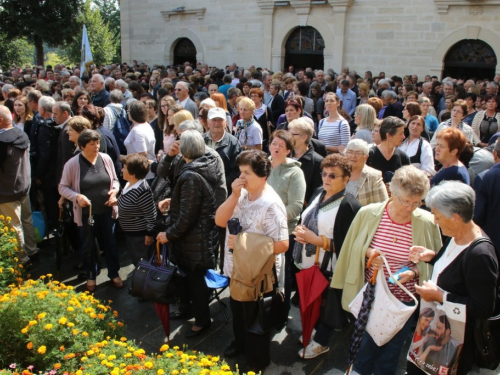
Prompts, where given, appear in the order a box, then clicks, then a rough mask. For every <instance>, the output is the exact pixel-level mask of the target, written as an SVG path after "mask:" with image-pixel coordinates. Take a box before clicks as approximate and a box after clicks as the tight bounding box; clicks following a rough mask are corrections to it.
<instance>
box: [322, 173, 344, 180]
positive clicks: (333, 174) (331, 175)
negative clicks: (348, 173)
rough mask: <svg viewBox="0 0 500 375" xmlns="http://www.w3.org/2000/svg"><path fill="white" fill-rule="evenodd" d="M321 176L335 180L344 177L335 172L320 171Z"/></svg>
mask: <svg viewBox="0 0 500 375" xmlns="http://www.w3.org/2000/svg"><path fill="white" fill-rule="evenodd" d="M321 177H323V178H328V179H329V180H335V179H336V178H338V177H344V176H343V175H341V176H337V175H336V174H335V173H326V172H321Z"/></svg>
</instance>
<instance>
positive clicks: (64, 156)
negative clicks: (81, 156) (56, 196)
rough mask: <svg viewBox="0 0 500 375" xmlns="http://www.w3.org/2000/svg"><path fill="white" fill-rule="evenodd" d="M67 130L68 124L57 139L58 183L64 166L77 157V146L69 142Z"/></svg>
mask: <svg viewBox="0 0 500 375" xmlns="http://www.w3.org/2000/svg"><path fill="white" fill-rule="evenodd" d="M68 121H69V120H68ZM67 129H68V123H67V122H66V125H64V126H63V128H62V129H61V132H60V133H59V137H58V138H57V150H58V153H57V170H56V179H57V181H60V180H61V177H62V172H63V169H64V164H66V162H67V161H68V160H69V159H71V158H72V157H73V156H75V144H74V143H73V142H71V141H70V140H69V137H68V134H66V130H67Z"/></svg>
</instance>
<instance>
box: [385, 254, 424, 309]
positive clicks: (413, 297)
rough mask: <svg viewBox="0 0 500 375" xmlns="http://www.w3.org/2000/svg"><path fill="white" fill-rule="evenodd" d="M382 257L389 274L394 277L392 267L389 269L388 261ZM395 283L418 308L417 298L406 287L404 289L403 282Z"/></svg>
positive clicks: (397, 281)
mask: <svg viewBox="0 0 500 375" xmlns="http://www.w3.org/2000/svg"><path fill="white" fill-rule="evenodd" d="M380 256H381V257H382V259H383V260H384V264H385V268H386V269H387V272H388V273H389V277H392V272H391V267H389V263H388V262H387V259H386V258H385V256H383V255H382V254H380ZM392 279H393V280H394V277H392ZM394 282H395V284H396V285H397V286H399V287H400V288H401V289H403V291H404V292H405V293H406V294H408V295H409V296H410V297H411V298H412V299H413V300H414V301H415V305H417V306H418V300H417V298H415V296H414V295H413V294H412V293H411V292H410V291H409V290H408V289H406V287H404V286H403V284H401V282H399V280H394Z"/></svg>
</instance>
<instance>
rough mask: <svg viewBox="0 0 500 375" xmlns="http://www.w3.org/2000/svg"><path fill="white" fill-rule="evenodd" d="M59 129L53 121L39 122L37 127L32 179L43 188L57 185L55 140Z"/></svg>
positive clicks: (59, 131) (50, 119)
mask: <svg viewBox="0 0 500 375" xmlns="http://www.w3.org/2000/svg"><path fill="white" fill-rule="evenodd" d="M60 133H61V127H60V126H57V124H56V122H55V121H54V119H52V118H49V119H47V120H41V121H40V122H39V125H38V139H37V143H38V154H37V156H36V169H35V173H34V177H35V178H37V179H40V180H41V181H42V186H43V187H55V186H57V185H58V184H59V180H57V177H56V170H57V153H58V150H57V140H58V138H59V134H60Z"/></svg>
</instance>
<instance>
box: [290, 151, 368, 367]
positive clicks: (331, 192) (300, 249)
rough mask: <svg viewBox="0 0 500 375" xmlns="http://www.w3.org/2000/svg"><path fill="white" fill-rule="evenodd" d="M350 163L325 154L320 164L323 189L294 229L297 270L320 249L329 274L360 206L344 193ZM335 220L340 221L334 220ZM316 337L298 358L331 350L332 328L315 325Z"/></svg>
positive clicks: (323, 267)
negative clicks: (329, 343)
mask: <svg viewBox="0 0 500 375" xmlns="http://www.w3.org/2000/svg"><path fill="white" fill-rule="evenodd" d="M351 170H352V167H351V164H350V162H349V160H348V159H347V158H346V157H345V156H341V155H339V154H331V155H328V156H327V157H326V158H325V159H323V161H322V162H321V178H322V179H323V186H321V187H320V188H318V189H317V190H316V192H315V194H314V195H313V198H312V200H311V204H310V205H309V206H308V207H307V208H306V209H305V210H304V212H303V213H302V223H301V224H300V225H297V226H296V227H295V230H294V231H293V234H294V235H295V245H294V247H293V248H292V249H291V250H292V254H291V255H292V256H293V260H294V262H295V264H296V265H297V266H298V267H299V268H300V269H307V268H310V267H312V266H313V265H314V261H315V254H316V247H319V248H320V250H319V259H318V261H319V264H320V268H321V270H322V271H323V272H324V273H327V274H328V273H329V274H332V273H333V272H334V267H335V263H336V260H337V257H338V255H339V251H340V249H341V248H342V244H343V242H344V238H345V237H346V235H347V232H348V230H349V227H350V225H351V222H352V221H353V220H354V217H355V216H356V213H357V212H358V211H359V209H360V208H361V204H360V203H359V202H358V201H357V200H356V198H354V197H353V196H352V195H351V194H348V193H347V194H346V185H347V182H348V181H349V177H350V176H351ZM337 218H338V219H339V220H337ZM315 328H316V334H315V336H314V338H313V339H312V340H311V341H310V342H309V344H308V345H307V347H306V350H305V351H304V350H303V349H301V350H300V351H299V356H300V357H302V358H304V359H311V358H315V357H317V356H318V355H320V354H323V353H326V352H328V351H329V350H330V348H329V347H328V342H329V341H330V337H331V335H332V333H333V329H332V328H329V327H327V326H326V325H323V324H321V323H320V322H318V323H317V324H316V327H315Z"/></svg>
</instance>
